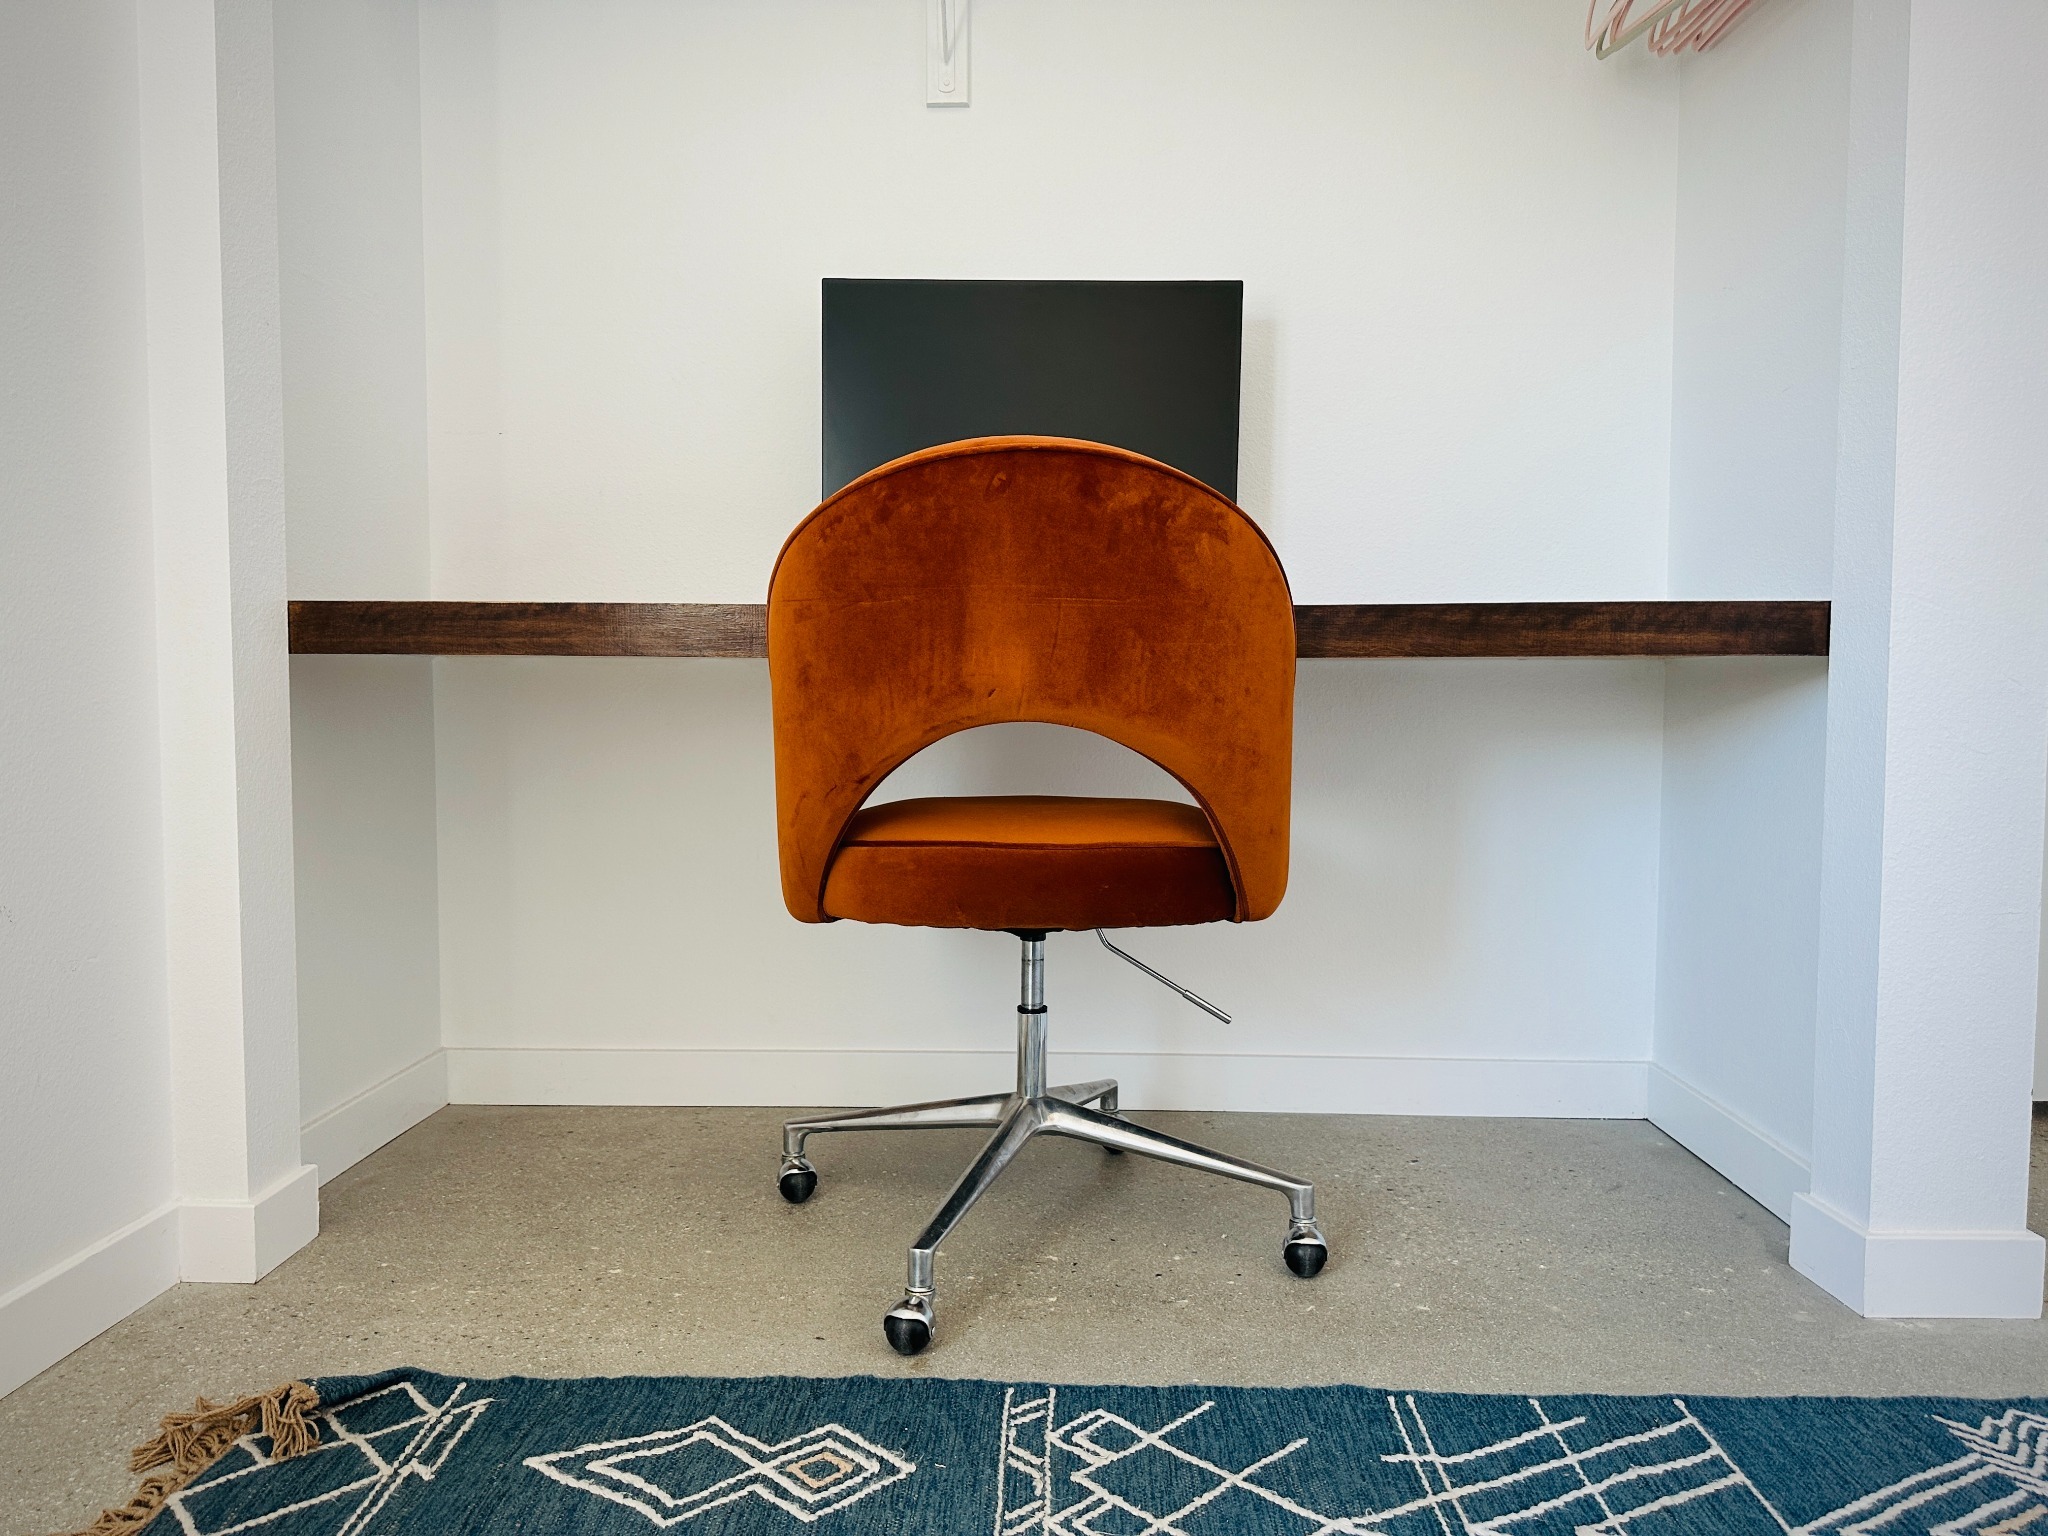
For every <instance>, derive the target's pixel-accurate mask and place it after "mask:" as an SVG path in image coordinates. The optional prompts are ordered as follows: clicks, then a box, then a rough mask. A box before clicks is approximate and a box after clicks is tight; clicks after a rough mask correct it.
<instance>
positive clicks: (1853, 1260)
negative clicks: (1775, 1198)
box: [1792, 1194, 2048, 1317]
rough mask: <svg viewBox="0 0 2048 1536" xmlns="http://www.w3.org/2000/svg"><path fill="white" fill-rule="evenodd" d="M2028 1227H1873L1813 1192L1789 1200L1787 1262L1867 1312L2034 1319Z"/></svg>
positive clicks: (2035, 1245)
mask: <svg viewBox="0 0 2048 1536" xmlns="http://www.w3.org/2000/svg"><path fill="white" fill-rule="evenodd" d="M2044 1256H2048V1248H2044V1244H2043V1243H2042V1240H2041V1239H2040V1238H2039V1237H2037V1236H2036V1235H2035V1234H2034V1233H2032V1232H2024V1231H2022V1232H1872V1231H1869V1230H1868V1229H1866V1228H1864V1227H1862V1226H1860V1225H1858V1224H1857V1223H1856V1222H1855V1221H1853V1220H1851V1219H1850V1218H1849V1217H1848V1216H1846V1215H1844V1214H1843V1213H1842V1212H1840V1211H1838V1210H1836V1209H1835V1208H1834V1207H1833V1206H1831V1205H1829V1204H1827V1203H1826V1202H1825V1201H1821V1200H1816V1199H1815V1198H1814V1197H1813V1196H1812V1195H1811V1194H1802V1195H1799V1196H1797V1197H1795V1199H1794V1201H1793V1206H1792V1267H1793V1268H1794V1269H1796V1270H1798V1271H1799V1272H1800V1273H1801V1274H1802V1275H1805V1276H1806V1277H1807V1278H1808V1279H1809V1280H1811V1281H1813V1282H1814V1284H1816V1285H1818V1286H1819V1287H1820V1288H1821V1289H1822V1290H1824V1291H1826V1292H1828V1293H1829V1294H1830V1295H1832V1296H1835V1297H1837V1298H1839V1299H1840V1300H1842V1301H1844V1302H1847V1303H1848V1304H1849V1305H1850V1306H1851V1307H1854V1308H1855V1309H1856V1310H1857V1311H1858V1312H1861V1313H1862V1314H1863V1315H1864V1316H1865V1317H2039V1316H2040V1315H2041V1280H2042V1261H2043V1258H2044Z"/></svg>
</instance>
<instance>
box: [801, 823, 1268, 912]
mask: <svg viewBox="0 0 2048 1536" xmlns="http://www.w3.org/2000/svg"><path fill="white" fill-rule="evenodd" d="M824 906H825V910H826V912H827V913H829V914H830V915H831V916H833V917H851V918H856V919H858V920H860V921H862V922H868V923H907V924H910V925H912V926H914V927H919V928H1150V927H1166V926H1171V925H1174V924H1179V923H1213V922H1217V921H1219V920H1221V919H1226V918H1229V917H1231V916H1233V915H1235V913H1236V911H1237V893H1236V892H1235V891H1234V890H1232V888H1231V884H1230V868H1229V866H1228V865H1227V864H1225V863H1224V862H1223V850H1222V849H1221V848H1219V847H1217V846H1216V836H1215V834H1214V833H1213V832H1211V831H1210V830H1209V818H1208V817H1206V816H1204V815H1203V814H1202V813H1201V812H1200V811H1199V810H1197V809H1196V808H1195V807H1194V806H1192V805H1181V804H1177V803H1176V802H1174V801H1171V800H1099V799H1093V798H1084V797H1081V796H1077V795H974V796H958V797H953V798H947V799H929V800H892V801H889V802H888V803H886V804H883V805H871V806H869V807H868V808H867V809H865V810H863V811H861V812H860V813H859V814H858V815H856V816H855V817H854V818H853V820H852V822H850V823H849V824H848V826H847V830H846V837H845V839H844V841H842V842H841V843H840V845H839V853H838V856H837V857H835V858H834V859H833V860H832V868H831V870H830V872H829V873H828V874H827V875H826V876H825V902H824Z"/></svg>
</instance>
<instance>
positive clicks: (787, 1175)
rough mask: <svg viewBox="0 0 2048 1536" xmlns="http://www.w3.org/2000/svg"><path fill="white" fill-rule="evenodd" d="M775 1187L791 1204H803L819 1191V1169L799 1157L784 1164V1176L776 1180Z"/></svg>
mask: <svg viewBox="0 0 2048 1536" xmlns="http://www.w3.org/2000/svg"><path fill="white" fill-rule="evenodd" d="M775 1187H776V1188H777V1189H778V1190H780V1191H781V1192H782V1198H783V1199H785V1200H787V1201H788V1202H789V1203H790V1204H791V1205H802V1204H803V1203H804V1202H805V1201H806V1200H808V1199H810V1198H811V1196H812V1195H814V1194H815V1193H817V1189H818V1170H817V1169H815V1168H813V1167H812V1166H811V1165H810V1164H809V1163H807V1162H805V1161H804V1160H803V1159H802V1158H797V1159H795V1160H794V1161H792V1162H789V1163H787V1164H785V1165H784V1167H783V1170H782V1177H780V1178H779V1179H777V1180H776V1181H775Z"/></svg>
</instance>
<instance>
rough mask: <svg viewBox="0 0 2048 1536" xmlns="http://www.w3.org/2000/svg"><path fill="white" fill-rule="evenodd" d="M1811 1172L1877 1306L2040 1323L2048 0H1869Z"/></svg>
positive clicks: (1818, 1237)
mask: <svg viewBox="0 0 2048 1536" xmlns="http://www.w3.org/2000/svg"><path fill="white" fill-rule="evenodd" d="M1854 24H1855V41H1854V58H1853V63H1852V69H1853V81H1852V87H1851V109H1850V119H1851V122H1850V155H1849V212H1848V221H1847V225H1848V236H1847V252H1846V257H1847V259H1846V272H1845V278H1846V280H1845V285H1844V302H1843V336H1842V389H1841V423H1840V429H1839V440H1840V460H1839V468H1838V481H1837V507H1836V528H1835V577H1834V604H1835V608H1834V613H1835V621H1834V646H1833V656H1832V658H1831V664H1830V665H1831V672H1830V685H1829V721H1828V768H1827V803H1826V814H1825V831H1824V850H1823V874H1822V918H1821V922H1822V929H1821V956H1820V988H1819V991H1820V998H1819V1027H1818V1031H1817V1037H1816V1045H1815V1072H1814V1079H1815V1090H1814V1157H1813V1184H1812V1190H1811V1192H1810V1193H1809V1194H1807V1195H1802V1196H1800V1197H1799V1198H1798V1200H1797V1202H1796V1204H1795V1207H1794V1212H1793V1220H1792V1262H1793V1263H1794V1265H1795V1266H1797V1267H1798V1268H1799V1269H1800V1270H1801V1271H1802V1272H1804V1273H1805V1274H1807V1275H1809V1276H1811V1277H1812V1278H1813V1279H1814V1280H1816V1281H1818V1282H1819V1283H1820V1284H1821V1285H1823V1286H1825V1287H1826V1288H1827V1289H1828V1290H1829V1291H1831V1292H1833V1293H1834V1294H1835V1295H1836V1296H1838V1297H1840V1298H1841V1299H1842V1300H1844V1301H1846V1302H1848V1303H1849V1304H1850V1305H1851V1306H1853V1307H1855V1308H1857V1309H1858V1310H1859V1311H1861V1312H1864V1313H1866V1314H1869V1315H1872V1316H1928V1317H1932V1316H1944V1317H2032V1316H2035V1315H2037V1314H2038V1313H2039V1311H2040V1308H2041V1296H2042V1290H2041V1287H2042V1258H2043V1249H2042V1241H2041V1239H2040V1238H2039V1237H2036V1236H2035V1235H2034V1234H2032V1233H2030V1232H2029V1231H2027V1230H2026V1194H2027V1160H2028V1132H2029V1113H2030V1108H2029V1098H2030V1094H2029V1089H2030V1086H2031V1067H2032V1054H2033V1039H2034V1011H2035V995H2036V994H2035V989H2036V977H2037V971H2036V965H2037V947H2038V945H2039V942H2040V934H2041V926H2040V920H2041V882H2042V868H2041V844H2042V812H2043V806H2042V794H2041V786H2042V783H2043V782H2044V775H2048V365H2044V359H2048V92H2044V91H2043V90H2042V89H2041V86H2040V80H2039V73H2038V60H2039V58H2040V56H2041V53H2042V50H2043V49H2044V48H2048V6H2043V5H2041V4H2039V3H2038V0H1972V3H1971V4H1969V5H1967V6H1965V5H1961V4H1957V3H1954V0H1858V4H1857V6H1856V12H1855V23H1854Z"/></svg>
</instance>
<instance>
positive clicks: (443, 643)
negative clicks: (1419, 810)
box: [291, 601, 1828, 657]
mask: <svg viewBox="0 0 2048 1536" xmlns="http://www.w3.org/2000/svg"><path fill="white" fill-rule="evenodd" d="M1294 627H1295V632H1296V634H1297V635H1298V636H1299V647H1298V648H1299V652H1300V654H1301V655H1302V656H1304V657H1395V656H1825V655H1826V654H1827V651H1828V605H1827V603H1826V602H1824V601H1821V602H1814V601H1795V602H1717V601H1707V602H1701V601H1651V602H1625V603H1311V604H1303V605H1300V606H1297V607H1296V608H1295V610H1294ZM291 648H292V650H293V651H294V652H296V653H298V654H301V655H386V656H389V655H399V656H738V657H747V656H765V655H766V654H767V653H768V630H767V616H766V610H765V609H764V607H763V605H762V604H760V603H467V602H310V601H300V602H294V603H293V604H292V605H291Z"/></svg>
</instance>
